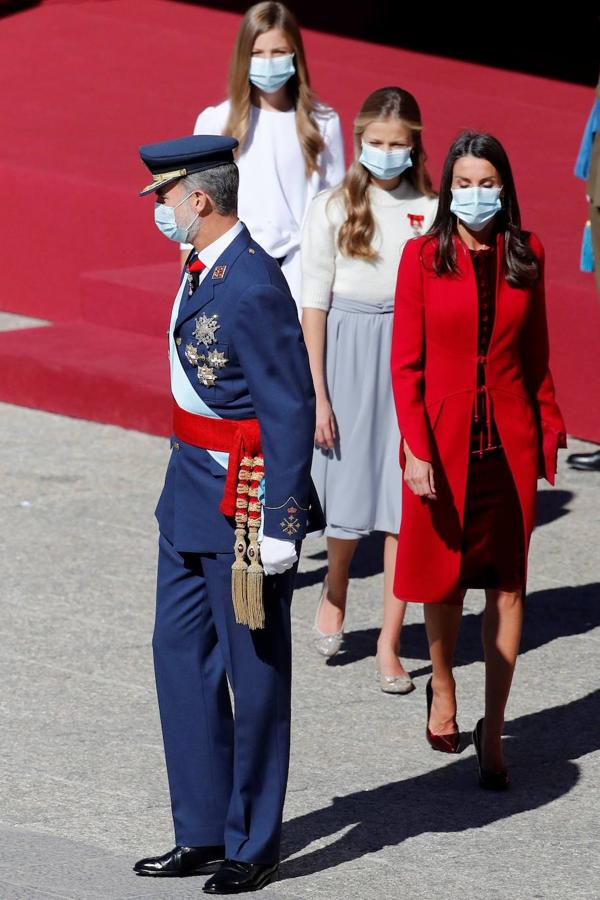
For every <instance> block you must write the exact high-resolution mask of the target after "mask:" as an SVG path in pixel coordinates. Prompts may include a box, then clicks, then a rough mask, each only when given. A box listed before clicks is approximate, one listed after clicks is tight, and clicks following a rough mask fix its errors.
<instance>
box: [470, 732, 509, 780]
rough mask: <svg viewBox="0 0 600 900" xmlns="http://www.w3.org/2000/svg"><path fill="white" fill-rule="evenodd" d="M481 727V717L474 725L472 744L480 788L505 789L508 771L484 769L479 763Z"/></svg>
mask: <svg viewBox="0 0 600 900" xmlns="http://www.w3.org/2000/svg"><path fill="white" fill-rule="evenodd" d="M482 728H483V719H480V720H479V722H478V723H477V725H476V726H475V730H474V731H473V746H474V747H475V753H476V754H477V768H478V770H479V784H480V785H481V787H482V788H486V790H488V791H505V790H506V789H507V788H508V786H509V784H510V780H509V777H508V772H507V771H506V769H504V771H503V772H490V770H489V769H484V768H483V766H482V765H481V729H482Z"/></svg>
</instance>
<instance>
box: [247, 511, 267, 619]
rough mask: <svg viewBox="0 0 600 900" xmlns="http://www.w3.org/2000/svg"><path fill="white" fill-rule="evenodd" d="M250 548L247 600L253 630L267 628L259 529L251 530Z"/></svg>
mask: <svg viewBox="0 0 600 900" xmlns="http://www.w3.org/2000/svg"><path fill="white" fill-rule="evenodd" d="M249 531H250V546H249V547H248V559H249V560H250V565H249V566H248V575H247V586H246V592H247V593H246V599H247V609H248V625H249V626H250V628H251V629H252V630H254V629H256V628H264V627H265V607H264V604H263V567H262V566H261V564H260V550H259V546H258V529H257V528H250V529H249Z"/></svg>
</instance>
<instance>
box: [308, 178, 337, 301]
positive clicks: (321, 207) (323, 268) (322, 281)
mask: <svg viewBox="0 0 600 900" xmlns="http://www.w3.org/2000/svg"><path fill="white" fill-rule="evenodd" d="M330 196H331V195H330V192H329V191H327V193H325V194H319V195H318V196H317V197H315V198H314V200H313V201H312V203H311V204H310V206H309V207H308V211H307V213H306V218H305V220H304V225H303V227H302V238H301V241H300V256H301V260H302V304H301V306H302V309H304V308H312V309H322V310H324V311H325V312H327V310H328V309H329V306H330V304H331V289H332V287H333V282H334V279H335V256H336V237H337V228H336V226H335V225H334V223H333V222H332V221H331V218H330V216H329V215H328V214H327V201H328V199H329V197H330Z"/></svg>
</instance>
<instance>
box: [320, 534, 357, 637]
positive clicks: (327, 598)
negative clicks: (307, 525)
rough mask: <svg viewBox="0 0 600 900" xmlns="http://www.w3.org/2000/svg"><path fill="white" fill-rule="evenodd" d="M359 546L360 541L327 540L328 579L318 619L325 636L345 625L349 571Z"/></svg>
mask: <svg viewBox="0 0 600 900" xmlns="http://www.w3.org/2000/svg"><path fill="white" fill-rule="evenodd" d="M357 546H358V539H356V540H352V539H351V540H344V539H342V538H327V578H326V582H325V591H324V596H323V602H322V603H321V607H320V609H319V615H318V619H317V628H318V629H319V631H322V632H324V633H325V634H335V632H336V631H340V629H341V627H342V625H343V624H344V614H345V612H346V593H347V591H348V570H349V568H350V563H351V562H352V557H353V556H354V551H355V550H356V548H357Z"/></svg>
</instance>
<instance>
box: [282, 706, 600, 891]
mask: <svg viewBox="0 0 600 900" xmlns="http://www.w3.org/2000/svg"><path fill="white" fill-rule="evenodd" d="M599 717H600V691H594V692H593V693H591V694H588V695H587V696H586V697H583V698H581V699H580V700H575V701H574V702H572V703H568V704H565V705H564V706H556V707H553V708H551V709H545V710H543V711H541V712H537V713H533V714H531V715H527V716H522V717H521V718H518V719H515V720H514V721H513V722H511V723H510V724H508V725H507V734H508V735H510V737H509V738H508V739H507V740H506V744H505V754H506V761H507V765H508V766H509V768H510V770H511V778H512V786H511V789H510V790H509V791H507V792H506V793H503V794H493V793H491V792H488V791H484V790H482V789H481V788H480V787H479V785H478V783H477V778H476V766H475V760H474V759H473V757H471V756H469V757H468V758H464V759H460V760H457V761H456V762H452V763H450V764H449V765H446V766H442V767H440V768H438V769H436V770H435V771H433V772H427V773H425V774H423V775H419V776H417V777H415V778H408V779H406V780H403V781H394V782H392V783H390V784H386V785H382V786H380V787H378V788H374V789H372V790H366V791H356V792H354V793H352V794H348V795H346V796H345V797H333V799H332V803H331V805H330V806H326V807H324V808H323V809H319V810H316V811H314V812H311V813H308V814H306V815H304V816H298V817H297V818H295V819H292V820H291V821H289V822H287V823H285V825H284V838H283V857H284V858H286V859H287V858H288V857H290V856H292V855H294V854H296V853H299V852H300V851H301V850H303V849H304V848H305V847H307V846H308V845H309V844H311V843H312V842H313V841H315V840H320V839H323V838H326V837H327V836H328V835H333V834H336V833H337V832H339V831H340V830H341V829H343V828H348V827H349V826H352V827H350V830H349V831H347V832H346V833H345V834H344V835H343V836H342V837H340V838H338V839H337V840H335V841H334V842H333V843H332V844H329V845H328V846H327V847H323V848H321V849H317V850H313V851H311V852H309V853H307V854H305V855H304V856H301V857H299V858H297V859H293V860H288V861H286V862H284V863H283V864H282V867H281V875H282V877H283V878H298V877H300V876H306V875H311V874H313V873H316V872H322V871H323V870H324V869H330V868H333V867H335V866H339V865H341V864H342V863H346V862H351V861H353V860H356V859H360V858H361V857H362V856H365V855H366V854H368V853H375V852H377V851H378V850H381V849H382V848H383V847H386V846H395V845H397V844H400V843H402V841H404V840H406V839H407V838H410V837H416V836H418V835H421V834H424V833H426V832H433V833H436V834H440V833H444V832H449V833H451V832H460V831H466V830H468V829H472V828H483V827H485V826H486V825H490V824H491V823H493V822H497V821H499V820H502V819H507V818H510V817H511V816H515V815H518V814H519V813H523V812H526V811H528V810H533V809H538V808H539V807H542V806H545V805H546V804H549V803H552V802H553V801H554V800H557V799H558V798H559V797H562V796H564V795H565V794H567V793H568V792H569V791H570V790H572V788H573V787H574V786H575V785H576V784H577V781H578V779H579V766H577V765H576V763H575V762H573V760H576V759H578V758H579V757H581V756H584V755H585V754H587V753H591V752H592V751H594V750H597V749H598V748H599V747H600V731H599V730H598V727H597V723H598V719H599ZM423 752H424V753H426V752H427V750H426V748H425V747H424V750H423ZM397 768H398V772H399V774H400V773H401V769H402V758H401V756H399V757H398V765H397Z"/></svg>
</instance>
